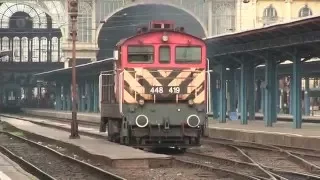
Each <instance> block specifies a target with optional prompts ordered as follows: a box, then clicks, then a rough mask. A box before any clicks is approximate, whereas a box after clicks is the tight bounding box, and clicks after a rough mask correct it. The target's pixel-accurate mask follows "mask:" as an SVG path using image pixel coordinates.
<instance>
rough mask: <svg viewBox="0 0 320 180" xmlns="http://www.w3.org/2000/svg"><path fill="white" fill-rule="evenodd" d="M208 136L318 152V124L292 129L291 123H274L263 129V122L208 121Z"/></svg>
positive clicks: (319, 135)
mask: <svg viewBox="0 0 320 180" xmlns="http://www.w3.org/2000/svg"><path fill="white" fill-rule="evenodd" d="M208 135H209V137H212V138H226V139H234V140H242V141H249V142H257V143H263V144H273V145H284V146H292V147H300V148H308V149H316V150H320V124H315V123H303V125H302V128H301V129H293V128H292V122H281V121H278V122H277V123H274V125H273V127H265V125H264V122H263V121H259V120H256V121H249V122H248V125H241V124H240V121H239V120H238V121H227V123H219V122H218V121H215V120H213V121H210V122H209V129H208Z"/></svg>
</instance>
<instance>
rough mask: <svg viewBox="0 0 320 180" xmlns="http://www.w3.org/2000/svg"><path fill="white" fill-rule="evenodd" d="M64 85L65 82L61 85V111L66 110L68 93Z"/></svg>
mask: <svg viewBox="0 0 320 180" xmlns="http://www.w3.org/2000/svg"><path fill="white" fill-rule="evenodd" d="M66 86H67V85H66V84H64V85H63V95H62V98H63V100H62V110H63V111H67V93H68V91H67V87H66Z"/></svg>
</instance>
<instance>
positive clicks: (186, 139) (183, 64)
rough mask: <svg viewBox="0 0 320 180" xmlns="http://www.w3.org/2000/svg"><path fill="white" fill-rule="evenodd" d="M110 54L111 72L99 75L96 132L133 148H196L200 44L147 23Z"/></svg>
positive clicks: (202, 115) (201, 107) (202, 106)
mask: <svg viewBox="0 0 320 180" xmlns="http://www.w3.org/2000/svg"><path fill="white" fill-rule="evenodd" d="M114 55H115V56H114V61H113V65H114V68H113V70H110V71H107V72H101V75H100V87H101V89H100V90H101V126H100V131H101V132H103V131H104V132H105V131H106V127H108V139H109V140H110V141H113V142H118V143H121V144H126V145H129V146H134V147H139V148H143V147H152V148H156V147H179V148H187V147H192V146H199V145H200V137H201V134H202V132H203V130H204V126H205V124H206V122H207V110H208V109H207V87H208V83H207V58H206V45H205V42H204V41H203V40H202V39H200V38H198V37H195V36H192V35H190V34H187V33H185V32H184V29H183V28H175V27H174V23H173V22H171V21H153V22H150V24H149V27H148V28H141V29H140V30H139V31H138V33H137V34H136V35H134V36H132V37H129V38H126V39H123V40H121V41H120V42H119V43H118V44H117V45H116V50H115V52H114ZM106 125H108V126H106Z"/></svg>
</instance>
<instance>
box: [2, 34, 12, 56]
mask: <svg viewBox="0 0 320 180" xmlns="http://www.w3.org/2000/svg"><path fill="white" fill-rule="evenodd" d="M9 49H10V48H9V38H8V37H3V38H2V47H1V50H9ZM1 60H2V62H8V61H9V56H5V57H2V58H1Z"/></svg>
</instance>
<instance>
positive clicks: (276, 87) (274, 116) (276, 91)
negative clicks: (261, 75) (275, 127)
mask: <svg viewBox="0 0 320 180" xmlns="http://www.w3.org/2000/svg"><path fill="white" fill-rule="evenodd" d="M273 76H274V89H273V92H272V93H273V95H272V96H273V97H274V103H275V108H273V110H272V122H274V123H275V122H277V118H278V112H279V79H278V67H277V64H275V69H274V74H273Z"/></svg>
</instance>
